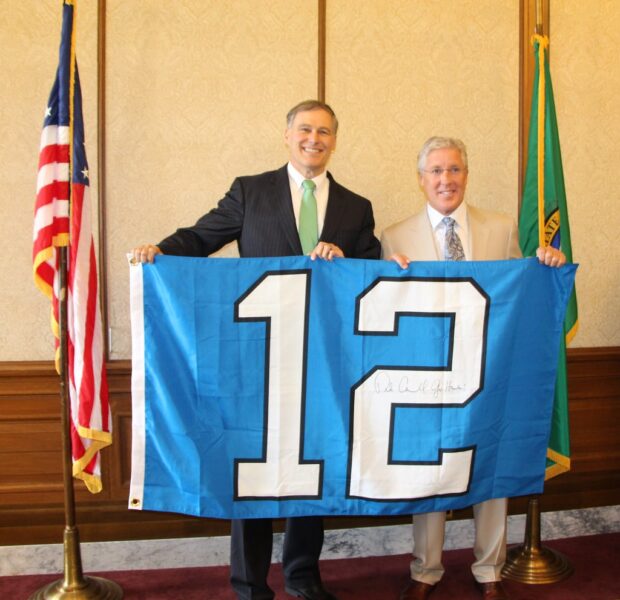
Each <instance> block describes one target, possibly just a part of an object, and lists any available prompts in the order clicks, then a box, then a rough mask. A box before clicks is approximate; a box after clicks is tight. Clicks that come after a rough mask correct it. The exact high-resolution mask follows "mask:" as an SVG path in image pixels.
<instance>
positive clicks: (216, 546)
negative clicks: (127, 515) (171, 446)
mask: <svg viewBox="0 0 620 600" xmlns="http://www.w3.org/2000/svg"><path fill="white" fill-rule="evenodd" d="M524 528H525V515H515V516H511V517H509V518H508V543H509V544H516V543H520V542H522V541H523V535H524ZM616 531H620V505H618V506H606V507H600V508H588V509H583V510H568V511H560V512H547V513H542V515H541V537H542V539H543V540H549V539H557V538H564V537H574V536H580V535H594V534H599V533H611V532H616ZM473 539H474V528H473V521H471V520H461V521H449V522H448V523H447V525H446V543H445V549H446V550H453V549H457V548H471V547H472V546H473ZM411 547H412V541H411V526H410V525H394V526H387V527H364V528H358V529H332V530H328V531H326V532H325V543H324V545H323V553H322V555H321V558H322V559H333V558H357V557H363V556H390V555H395V554H406V553H408V552H411V549H412V548H411ZM80 550H81V555H82V564H83V568H84V572H85V573H89V572H96V571H125V570H139V569H171V568H177V567H205V566H217V565H227V564H228V562H229V550H230V538H229V537H228V536H222V537H203V538H183V539H166V540H137V541H125V542H93V543H82V544H81V545H80ZM281 553H282V535H281V534H276V535H275V536H274V551H273V560H274V562H279V561H280V560H281ZM62 570H63V547H62V544H42V545H32V546H0V576H5V575H26V574H46V573H50V574H56V573H62Z"/></svg>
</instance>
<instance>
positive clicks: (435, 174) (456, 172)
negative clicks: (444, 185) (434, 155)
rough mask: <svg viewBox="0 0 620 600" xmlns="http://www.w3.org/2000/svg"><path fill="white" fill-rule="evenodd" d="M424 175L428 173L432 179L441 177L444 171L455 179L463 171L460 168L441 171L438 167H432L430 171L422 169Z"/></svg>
mask: <svg viewBox="0 0 620 600" xmlns="http://www.w3.org/2000/svg"><path fill="white" fill-rule="evenodd" d="M422 170H423V171H424V172H425V173H430V174H431V175H432V176H433V177H441V175H442V173H443V172H444V171H447V172H448V173H450V175H454V176H455V177H456V176H458V175H460V174H461V173H464V172H465V169H461V167H448V168H447V169H442V168H440V167H433V168H432V169H422Z"/></svg>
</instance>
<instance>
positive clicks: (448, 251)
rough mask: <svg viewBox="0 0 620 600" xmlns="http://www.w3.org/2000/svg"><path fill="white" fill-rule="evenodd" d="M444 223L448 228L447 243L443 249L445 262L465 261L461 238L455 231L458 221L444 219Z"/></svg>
mask: <svg viewBox="0 0 620 600" xmlns="http://www.w3.org/2000/svg"><path fill="white" fill-rule="evenodd" d="M442 222H443V224H444V225H445V226H446V241H445V244H444V247H443V258H444V260H465V252H463V244H461V238H460V237H459V234H458V233H457V232H456V231H454V225H455V224H456V221H455V220H454V219H453V218H452V217H444V218H443V219H442Z"/></svg>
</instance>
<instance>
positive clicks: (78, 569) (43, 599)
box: [28, 527, 123, 600]
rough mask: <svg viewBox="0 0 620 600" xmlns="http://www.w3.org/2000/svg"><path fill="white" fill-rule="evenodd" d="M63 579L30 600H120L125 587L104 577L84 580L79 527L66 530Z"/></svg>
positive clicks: (35, 594) (40, 591)
mask: <svg viewBox="0 0 620 600" xmlns="http://www.w3.org/2000/svg"><path fill="white" fill-rule="evenodd" d="M64 563H65V572H64V577H63V579H59V580H57V581H54V582H52V583H50V584H48V585H46V586H44V587H42V588H41V589H40V590H37V591H36V592H35V593H34V594H32V595H31V596H30V598H29V599H28V600H120V599H121V598H122V597H123V590H122V588H121V587H120V586H119V585H118V584H117V583H115V582H114V581H109V580H108V579H103V578H101V577H92V576H91V577H88V576H87V577H84V575H83V574H82V559H81V555H80V541H79V534H78V530H77V528H76V527H65V533H64Z"/></svg>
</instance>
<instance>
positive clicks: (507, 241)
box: [381, 137, 566, 600]
mask: <svg viewBox="0 0 620 600" xmlns="http://www.w3.org/2000/svg"><path fill="white" fill-rule="evenodd" d="M417 166H418V181H419V184H420V187H421V188H422V190H423V191H424V195H425V196H426V200H427V204H426V207H425V208H424V209H423V210H422V211H421V212H419V213H417V214H415V215H413V216H412V217H409V218H408V219H405V220H404V221H401V222H400V223H396V224H394V225H392V226H391V227H388V228H387V229H386V230H385V231H384V232H383V235H382V236H381V246H382V253H383V257H384V258H388V259H391V260H394V261H396V262H397V263H398V264H399V265H400V266H401V267H402V268H403V269H406V268H407V267H408V266H409V262H410V261H411V260H416V261H419V260H503V259H509V258H520V257H521V256H522V255H521V250H520V248H519V232H518V229H517V225H516V223H515V221H514V219H512V218H510V217H508V216H506V215H503V214H500V213H496V212H491V211H487V210H482V209H479V208H475V207H474V206H471V205H469V204H467V203H465V202H464V201H463V200H464V197H465V188H466V187H467V175H468V168H467V150H466V148H465V145H464V144H463V142H461V141H460V140H457V139H452V138H441V137H432V138H430V139H429V140H427V141H426V143H425V144H424V146H423V147H422V150H421V151H420V154H419V155H418V165H417ZM536 254H537V256H538V259H539V260H540V261H541V262H542V263H544V264H546V265H549V266H561V265H563V264H564V263H565V262H566V258H565V256H564V254H563V253H562V252H560V251H559V250H556V249H555V248H550V247H548V248H539V249H538V251H537V253H536ZM507 506H508V500H507V499H506V498H493V499H491V500H487V501H485V502H481V503H480V504H476V505H475V506H474V507H473V508H474V521H475V527H476V541H475V545H474V555H475V557H476V561H475V562H474V564H473V565H472V573H473V575H474V578H475V580H476V582H477V584H478V587H479V589H480V592H481V596H482V598H484V599H485V600H501V599H507V598H508V596H507V594H506V591H505V590H504V588H503V587H502V583H501V571H502V567H503V566H504V562H505V560H506V514H507ZM445 521H446V513H445V512H435V513H428V514H424V515H416V516H415V517H414V519H413V539H414V556H415V557H414V560H413V561H412V562H411V580H410V582H409V584H408V585H407V587H406V588H405V589H404V590H403V592H402V593H401V596H400V598H401V600H424V599H425V598H428V596H429V595H430V594H431V592H432V591H433V590H434V589H435V587H436V585H437V583H438V582H439V580H440V579H441V577H442V575H443V572H444V569H443V566H442V564H441V554H442V550H443V543H444V528H445Z"/></svg>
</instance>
